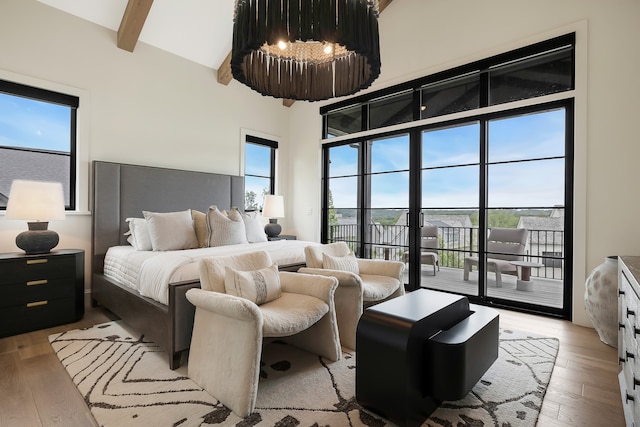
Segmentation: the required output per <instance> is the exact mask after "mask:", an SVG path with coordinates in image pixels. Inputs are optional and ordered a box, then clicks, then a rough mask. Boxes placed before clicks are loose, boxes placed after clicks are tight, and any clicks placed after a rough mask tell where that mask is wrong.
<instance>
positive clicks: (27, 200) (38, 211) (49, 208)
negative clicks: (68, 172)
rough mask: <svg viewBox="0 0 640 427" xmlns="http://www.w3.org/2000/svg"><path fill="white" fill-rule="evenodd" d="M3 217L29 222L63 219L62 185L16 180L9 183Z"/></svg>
mask: <svg viewBox="0 0 640 427" xmlns="http://www.w3.org/2000/svg"><path fill="white" fill-rule="evenodd" d="M5 216H6V218H7V219H22V220H27V221H31V222H35V221H55V220H62V219H64V216H65V212H64V192H63V189H62V184H61V183H59V182H43V181H25V180H20V179H16V180H15V181H13V182H12V183H11V191H10V192H9V201H8V202H7V212H6V215H5Z"/></svg>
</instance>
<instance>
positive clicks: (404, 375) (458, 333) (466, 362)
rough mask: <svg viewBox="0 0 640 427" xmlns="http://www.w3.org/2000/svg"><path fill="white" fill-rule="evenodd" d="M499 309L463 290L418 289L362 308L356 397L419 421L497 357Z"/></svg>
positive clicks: (384, 412)
mask: <svg viewBox="0 0 640 427" xmlns="http://www.w3.org/2000/svg"><path fill="white" fill-rule="evenodd" d="M498 341H499V314H498V312H497V311H496V310H494V309H491V308H488V307H482V306H478V305H474V304H469V300H468V299H467V297H464V296H460V295H452V294H448V293H444V292H437V291H431V290H426V289H419V290H417V291H414V292H410V293H408V294H406V295H403V296H401V297H398V298H394V299H392V300H389V301H386V302H383V303H381V304H377V305H375V306H373V307H370V308H368V309H366V310H365V311H364V313H363V314H362V317H361V318H360V322H359V323H358V329H357V332H356V349H357V350H356V399H357V401H358V403H360V404H361V405H362V406H363V407H365V408H367V409H369V410H372V411H374V412H376V413H378V414H380V415H381V416H383V417H385V418H387V419H389V420H391V421H393V422H395V423H397V424H399V425H401V426H419V425H420V424H422V423H423V422H424V421H425V420H426V419H427V418H428V417H429V415H430V414H431V413H432V412H433V411H435V410H436V409H437V407H438V406H439V405H440V403H442V402H443V401H445V400H458V399H462V398H463V397H465V396H466V395H467V393H469V391H471V389H472V388H473V386H474V385H475V384H476V383H477V382H478V381H479V380H480V378H481V377H482V375H484V373H485V372H486V371H487V369H489V367H490V366H491V365H492V364H493V362H494V361H495V360H496V359H497V358H498V345H499V342H498Z"/></svg>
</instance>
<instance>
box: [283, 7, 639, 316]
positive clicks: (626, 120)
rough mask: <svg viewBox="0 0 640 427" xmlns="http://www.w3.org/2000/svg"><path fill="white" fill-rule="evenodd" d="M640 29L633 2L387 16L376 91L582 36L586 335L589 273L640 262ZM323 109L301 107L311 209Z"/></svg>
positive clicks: (580, 197) (579, 129)
mask: <svg viewBox="0 0 640 427" xmlns="http://www.w3.org/2000/svg"><path fill="white" fill-rule="evenodd" d="M638 22H640V2H638V1H633V0H612V1H606V2H605V1H601V0H564V1H560V2H559V1H556V0H539V1H529V2H525V1H513V0H485V1H482V2H471V1H465V0H396V1H395V2H393V3H392V4H391V5H390V6H389V7H388V8H387V9H386V10H385V11H384V12H383V13H382V15H381V16H380V33H381V55H382V73H381V76H380V77H379V79H378V81H377V82H376V83H375V84H374V86H373V87H372V88H371V90H375V89H380V88H382V87H386V86H390V85H392V84H396V83H400V82H403V81H407V80H410V79H413V78H416V77H420V76H424V75H428V74H431V73H433V72H437V71H441V70H445V69H449V68H451V67H454V66H457V65H462V64H465V63H468V62H471V61H474V60H477V59H481V58H484V57H487V56H490V55H493V54H496V53H499V52H503V51H507V50H511V49H514V48H517V47H521V46H525V45H527V44H530V43H533V42H535V41H540V40H544V39H545V38H548V37H550V36H553V35H559V34H562V33H563V31H564V32H568V31H567V30H569V31H571V30H576V31H577V35H578V38H577V49H578V50H580V52H579V55H581V56H580V57H579V58H577V59H578V64H577V66H578V67H580V70H579V71H578V73H580V74H579V76H577V78H578V79H579V81H578V84H579V85H580V91H577V94H576V99H577V104H576V135H575V145H576V165H575V169H576V170H575V177H576V182H575V193H576V195H575V206H576V214H575V216H574V223H575V230H574V231H575V234H576V236H575V239H574V249H575V261H574V283H573V286H574V294H573V313H574V321H575V322H576V323H578V324H582V325H589V324H590V322H589V320H588V318H587V317H586V314H585V311H584V303H583V295H584V280H585V278H586V276H587V275H588V273H589V272H590V271H591V270H592V269H593V268H594V267H595V266H596V265H598V264H600V263H601V262H603V261H604V257H605V256H607V255H633V254H639V253H640V226H639V225H638V223H639V221H638V212H639V211H640V209H639V208H640V202H639V201H638V199H637V198H636V197H634V194H633V191H628V190H629V189H633V188H634V184H635V183H637V182H640V172H639V169H638V167H637V159H638V158H639V157H640V143H639V142H640V141H639V140H638V132H637V131H636V121H637V120H638V114H639V113H640V108H639V105H638V104H639V102H640V79H639V78H638V73H637V70H638V69H639V68H640V49H638V47H637V42H638V40H639V39H640V25H638ZM585 47H586V49H585ZM320 105H322V104H314V105H313V108H310V107H309V105H308V104H307V105H305V103H296V104H294V106H293V107H292V110H293V111H292V118H294V119H293V120H292V121H291V134H290V140H291V141H292V145H295V147H293V146H292V156H296V157H295V158H296V163H297V164H296V169H297V170H299V171H305V172H306V173H305V174H304V176H299V175H296V178H297V179H296V182H295V183H292V188H291V189H290V193H291V195H290V197H293V198H294V199H296V200H304V201H305V202H307V201H308V200H319V197H320V186H319V180H320V176H321V171H320V163H319V161H318V159H317V158H316V157H315V156H314V155H313V154H312V153H318V152H319V148H318V145H319V139H318V136H319V135H320V124H319V122H318V108H319V107H320ZM294 150H295V151H294ZM298 153H305V154H304V155H301V156H300V157H297V156H298ZM302 162H305V163H304V164H302ZM311 192H315V194H310V193H311ZM305 206H306V205H299V206H298V208H297V209H298V210H299V211H300V210H302V209H304V207H305ZM319 220H320V217H319V213H318V212H317V211H314V212H313V215H311V216H307V215H299V212H297V215H296V217H295V223H294V224H293V225H294V228H295V229H296V230H304V234H305V237H309V238H315V237H317V236H319V230H318V224H319ZM314 231H315V232H314ZM300 234H303V233H302V232H301V231H299V232H298V235H300Z"/></svg>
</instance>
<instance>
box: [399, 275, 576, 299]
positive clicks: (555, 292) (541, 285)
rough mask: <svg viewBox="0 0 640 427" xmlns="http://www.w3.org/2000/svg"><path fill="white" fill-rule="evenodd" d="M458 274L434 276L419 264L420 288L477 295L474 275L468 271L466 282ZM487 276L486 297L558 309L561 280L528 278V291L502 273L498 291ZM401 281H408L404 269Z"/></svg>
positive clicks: (493, 280)
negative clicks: (529, 289)
mask: <svg viewBox="0 0 640 427" xmlns="http://www.w3.org/2000/svg"><path fill="white" fill-rule="evenodd" d="M462 274H463V270H462V269H461V268H448V267H441V268H440V271H437V272H436V275H435V276H434V275H433V267H432V266H430V265H423V266H422V283H421V286H422V287H428V288H430V289H435V290H443V291H449V292H457V293H461V294H465V295H477V289H478V273H477V272H475V271H474V272H472V273H471V274H470V275H469V281H464V280H462ZM488 277H489V280H488V291H487V294H488V295H489V296H490V297H494V298H501V299H506V300H510V301H518V302H523V303H529V304H537V305H542V306H546V307H554V308H562V297H563V289H562V280H557V279H555V280H554V279H545V278H541V277H534V276H533V275H532V277H531V281H532V282H533V283H534V284H533V291H531V292H529V291H521V290H518V289H516V277H515V276H512V275H509V274H503V275H502V287H501V288H497V287H496V282H495V275H494V274H493V273H488ZM405 282H408V278H407V277H406V270H405Z"/></svg>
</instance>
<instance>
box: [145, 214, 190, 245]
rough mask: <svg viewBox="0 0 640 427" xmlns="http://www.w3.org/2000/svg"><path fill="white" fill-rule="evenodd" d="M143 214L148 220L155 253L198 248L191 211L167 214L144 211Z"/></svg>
mask: <svg viewBox="0 0 640 427" xmlns="http://www.w3.org/2000/svg"><path fill="white" fill-rule="evenodd" d="M142 214H143V215H144V217H145V219H146V220H147V227H148V229H149V236H150V237H151V246H152V247H153V250H154V251H174V250H180V249H192V248H197V247H198V238H197V237H196V230H195V229H194V228H193V219H192V218H191V209H187V210H186V211H180V212H167V213H158V212H148V211H142Z"/></svg>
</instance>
